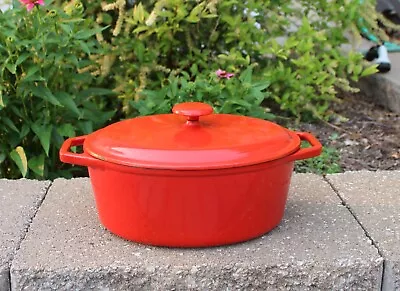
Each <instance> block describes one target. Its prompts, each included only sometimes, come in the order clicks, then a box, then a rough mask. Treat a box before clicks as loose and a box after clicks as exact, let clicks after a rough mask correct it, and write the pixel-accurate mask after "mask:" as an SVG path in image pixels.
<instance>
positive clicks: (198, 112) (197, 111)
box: [172, 102, 213, 121]
mask: <svg viewBox="0 0 400 291" xmlns="http://www.w3.org/2000/svg"><path fill="white" fill-rule="evenodd" d="M172 112H173V113H175V114H179V115H183V116H185V117H186V119H187V121H199V118H200V116H205V115H210V114H211V113H213V108H212V107H211V106H210V105H208V104H206V103H201V102H185V103H180V104H177V105H175V106H174V107H173V108H172Z"/></svg>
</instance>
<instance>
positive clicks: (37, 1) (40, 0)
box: [19, 0, 44, 11]
mask: <svg viewBox="0 0 400 291" xmlns="http://www.w3.org/2000/svg"><path fill="white" fill-rule="evenodd" d="M19 2H20V3H21V4H22V5H24V6H25V7H26V9H27V10H28V11H31V10H32V9H33V7H35V6H36V5H42V6H43V5H44V0H19Z"/></svg>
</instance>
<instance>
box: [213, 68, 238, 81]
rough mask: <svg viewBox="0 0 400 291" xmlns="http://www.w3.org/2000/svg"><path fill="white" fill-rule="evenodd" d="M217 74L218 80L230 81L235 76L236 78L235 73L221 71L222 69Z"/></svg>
mask: <svg viewBox="0 0 400 291" xmlns="http://www.w3.org/2000/svg"><path fill="white" fill-rule="evenodd" d="M215 74H216V75H217V77H218V78H221V79H230V78H232V77H233V76H235V74H234V73H228V72H227V71H224V70H221V69H218V70H217V71H216V72H215Z"/></svg>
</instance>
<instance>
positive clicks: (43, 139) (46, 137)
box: [31, 123, 53, 156]
mask: <svg viewBox="0 0 400 291" xmlns="http://www.w3.org/2000/svg"><path fill="white" fill-rule="evenodd" d="M31 128H32V130H33V132H34V133H35V134H36V136H37V137H38V138H39V140H40V144H41V145H42V147H43V149H44V151H45V153H46V155H47V156H49V149H50V138H51V131H52V130H53V126H52V125H39V124H37V123H34V124H32V126H31Z"/></svg>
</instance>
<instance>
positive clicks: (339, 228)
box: [11, 174, 383, 290]
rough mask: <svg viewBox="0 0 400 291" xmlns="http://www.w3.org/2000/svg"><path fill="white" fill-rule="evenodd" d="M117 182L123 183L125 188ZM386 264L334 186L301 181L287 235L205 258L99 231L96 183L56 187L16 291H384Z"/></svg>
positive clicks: (31, 237)
mask: <svg viewBox="0 0 400 291" xmlns="http://www.w3.org/2000/svg"><path fill="white" fill-rule="evenodd" d="M116 182H117V181H116ZM382 268H383V260H382V258H381V257H380V256H379V254H378V252H377V249H376V248H375V247H374V246H373V245H371V241H370V240H369V239H368V238H367V237H366V236H365V234H364V232H363V230H362V228H361V227H360V226H359V224H358V223H357V222H356V221H355V220H354V218H353V216H352V215H351V213H350V212H349V211H348V209H347V208H346V207H345V206H343V205H342V203H341V201H340V199H339V198H338V196H337V195H336V194H335V193H334V191H333V190H332V189H331V187H330V185H329V184H328V183H327V182H326V181H325V180H324V179H323V178H322V177H319V176H316V175H311V174H296V175H295V176H294V177H293V181H292V186H291V190H290V195H289V201H288V205H287V209H286V214H285V217H284V219H283V221H282V223H281V225H280V226H279V227H277V228H276V229H274V230H273V231H271V232H270V233H268V234H266V235H264V236H263V237H261V238H258V239H254V240H252V241H249V242H246V243H241V244H235V245H231V246H224V247H213V248H202V249H177V248H160V247H152V246H145V245H140V244H137V243H134V242H129V241H125V240H123V239H121V238H118V237H117V236H115V235H113V234H111V233H109V232H108V231H107V230H105V229H104V228H103V227H102V226H101V225H100V223H99V221H98V219H97V213H96V208H95V202H94V200H93V195H92V192H91V187H90V183H89V180H87V179H72V180H64V179H58V180H56V181H54V183H53V185H52V187H51V189H50V190H49V193H48V194H47V196H46V199H45V201H44V203H43V205H42V207H41V208H40V210H39V212H38V214H37V217H36V218H35V221H34V223H33V224H32V226H31V228H30V231H29V233H28V236H27V237H26V239H25V240H24V241H23V243H22V245H21V249H20V251H19V252H18V254H17V257H16V258H15V260H14V261H13V264H12V267H11V286H12V288H13V289H14V290H90V289H95V290H277V289H278V290H288V289H291V290H311V289H321V290H339V289H351V290H354V289H363V290H379V288H380V283H381V277H382Z"/></svg>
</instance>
